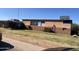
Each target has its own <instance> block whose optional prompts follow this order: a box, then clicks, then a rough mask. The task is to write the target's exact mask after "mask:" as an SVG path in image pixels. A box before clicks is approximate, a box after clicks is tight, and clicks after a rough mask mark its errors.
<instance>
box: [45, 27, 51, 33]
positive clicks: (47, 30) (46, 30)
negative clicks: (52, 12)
mask: <svg viewBox="0 0 79 59" xmlns="http://www.w3.org/2000/svg"><path fill="white" fill-rule="evenodd" d="M44 31H45V32H52V31H51V28H47V27H45V28H44Z"/></svg>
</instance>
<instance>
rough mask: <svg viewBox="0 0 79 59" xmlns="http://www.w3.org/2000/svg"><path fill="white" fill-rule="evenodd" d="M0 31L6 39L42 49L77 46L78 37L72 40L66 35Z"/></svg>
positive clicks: (30, 31)
mask: <svg viewBox="0 0 79 59" xmlns="http://www.w3.org/2000/svg"><path fill="white" fill-rule="evenodd" d="M0 30H1V31H2V32H3V35H4V36H6V37H9V38H13V39H17V40H20V41H24V42H29V43H32V44H37V45H40V46H43V47H52V46H54V47H58V46H60V47H61V46H71V47H78V46H79V37H77V38H74V37H71V36H69V35H66V34H54V33H48V32H41V31H33V30H10V29H4V28H0Z"/></svg>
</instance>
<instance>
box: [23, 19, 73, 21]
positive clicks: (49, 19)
mask: <svg viewBox="0 0 79 59" xmlns="http://www.w3.org/2000/svg"><path fill="white" fill-rule="evenodd" d="M22 20H23V21H63V20H61V19H22ZM69 21H72V20H69Z"/></svg>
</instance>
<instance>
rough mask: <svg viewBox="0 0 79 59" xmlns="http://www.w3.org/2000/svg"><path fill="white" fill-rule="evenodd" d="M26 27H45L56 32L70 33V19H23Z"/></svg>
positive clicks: (35, 28)
mask: <svg viewBox="0 0 79 59" xmlns="http://www.w3.org/2000/svg"><path fill="white" fill-rule="evenodd" d="M23 23H24V24H25V26H26V27H28V26H30V27H31V29H33V30H42V31H43V30H45V28H50V29H52V28H54V27H55V30H56V33H66V34H71V24H72V20H61V19H23Z"/></svg>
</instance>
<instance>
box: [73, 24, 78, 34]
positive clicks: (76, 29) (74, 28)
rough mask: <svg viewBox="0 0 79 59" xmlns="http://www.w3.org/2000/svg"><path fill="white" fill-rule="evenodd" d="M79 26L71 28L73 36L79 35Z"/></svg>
mask: <svg viewBox="0 0 79 59" xmlns="http://www.w3.org/2000/svg"><path fill="white" fill-rule="evenodd" d="M78 31H79V30H78V25H77V24H72V28H71V35H74V34H76V35H78Z"/></svg>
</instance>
